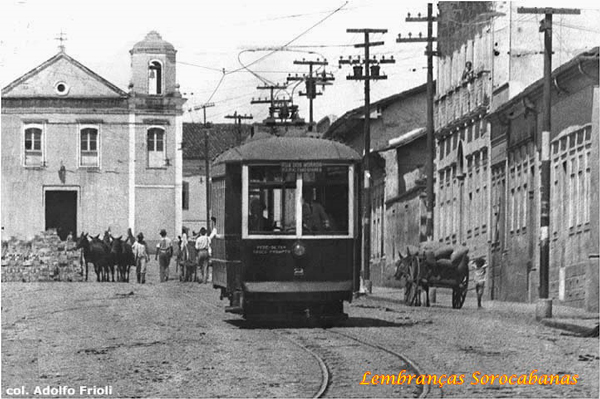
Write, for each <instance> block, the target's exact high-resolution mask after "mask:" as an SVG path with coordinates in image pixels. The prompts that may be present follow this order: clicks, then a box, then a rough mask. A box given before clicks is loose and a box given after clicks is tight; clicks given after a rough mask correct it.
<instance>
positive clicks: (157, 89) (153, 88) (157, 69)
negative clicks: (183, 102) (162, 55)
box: [148, 61, 163, 95]
mask: <svg viewBox="0 0 600 399" xmlns="http://www.w3.org/2000/svg"><path fill="white" fill-rule="evenodd" d="M162 75H163V74H162V64H161V63H160V62H159V61H151V62H150V65H149V66H148V94H150V95H161V94H162V78H163V76H162Z"/></svg>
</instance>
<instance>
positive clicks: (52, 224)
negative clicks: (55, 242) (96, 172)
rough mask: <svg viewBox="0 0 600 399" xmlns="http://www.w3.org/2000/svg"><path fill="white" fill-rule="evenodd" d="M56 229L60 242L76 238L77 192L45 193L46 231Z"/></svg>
mask: <svg viewBox="0 0 600 399" xmlns="http://www.w3.org/2000/svg"><path fill="white" fill-rule="evenodd" d="M48 229H56V232H57V234H58V236H59V237H60V239H61V240H63V241H64V240H65V239H66V238H67V236H68V235H69V233H71V236H72V237H77V191H46V230H48Z"/></svg>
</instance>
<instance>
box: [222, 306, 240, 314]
mask: <svg viewBox="0 0 600 399" xmlns="http://www.w3.org/2000/svg"><path fill="white" fill-rule="evenodd" d="M225 312H226V313H235V314H244V309H243V308H242V307H241V306H225Z"/></svg>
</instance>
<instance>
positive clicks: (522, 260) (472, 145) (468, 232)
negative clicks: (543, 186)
mask: <svg viewBox="0 0 600 399" xmlns="http://www.w3.org/2000/svg"><path fill="white" fill-rule="evenodd" d="M522 5H523V4H519V3H517V2H440V3H439V6H438V7H439V17H438V52H439V57H438V71H437V90H436V98H435V131H436V139H437V150H436V168H437V176H436V183H435V193H436V202H435V212H434V226H435V229H434V230H435V231H434V238H435V239H436V240H438V241H440V242H444V243H447V244H451V245H465V246H467V247H469V250H470V255H471V257H480V256H483V257H486V259H487V260H488V264H489V265H490V270H491V273H488V278H490V279H491V281H490V285H489V286H491V288H492V289H490V290H488V295H490V297H491V298H492V299H503V300H513V301H532V300H535V298H537V284H538V273H539V272H538V268H537V265H538V264H539V248H538V241H537V240H538V238H537V235H536V232H537V230H536V228H537V227H536V226H539V216H538V215H537V210H536V209H538V208H535V206H536V205H535V204H536V203H537V202H538V201H539V189H538V187H537V186H536V181H537V180H536V179H537V178H538V177H539V176H538V175H539V171H538V169H539V165H538V163H537V159H538V158H539V155H538V152H539V148H538V147H536V145H535V140H533V139H531V138H530V139H527V137H535V131H536V129H537V125H536V124H534V123H533V122H532V121H533V119H532V117H531V116H530V117H529V119H528V120H527V124H524V125H523V126H521V127H520V128H519V132H520V133H519V134H521V135H522V141H519V142H517V141H514V140H518V139H517V138H516V137H514V136H513V137H512V140H513V141H512V142H511V144H510V145H511V146H512V147H510V148H509V149H508V150H507V151H509V153H510V154H511V155H510V157H511V158H510V159H511V162H514V164H512V163H511V165H512V166H511V168H512V169H507V168H508V166H506V165H505V168H504V169H501V168H498V167H497V165H498V162H500V163H501V162H502V160H503V159H504V158H502V156H500V155H498V154H499V153H498V151H496V152H495V153H494V154H493V155H492V154H491V150H490V148H492V147H494V148H498V145H500V146H502V145H508V144H497V143H496V142H495V141H494V140H500V139H499V138H498V137H492V134H491V126H490V124H489V119H488V118H487V116H488V115H489V113H490V112H491V111H493V110H495V109H497V108H498V107H501V106H502V105H503V104H505V103H507V102H509V101H511V99H513V98H516V96H518V95H519V93H521V92H523V90H524V89H525V88H526V87H529V85H531V84H532V83H533V82H535V81H537V80H538V79H540V78H541V77H542V73H543V68H542V65H543V50H544V49H543V34H542V33H540V32H539V19H540V15H535V14H530V15H527V14H520V13H519V12H518V8H519V7H520V6H522ZM594 12H596V13H597V11H595V10H582V14H581V16H580V15H561V16H560V17H557V18H555V19H554V26H553V34H554V35H560V41H559V42H558V45H556V48H555V49H554V54H553V64H554V65H555V66H560V65H562V64H564V63H566V62H569V61H570V60H571V59H572V58H573V54H577V53H578V52H580V50H577V52H575V53H573V52H574V51H576V49H579V48H581V49H582V50H583V49H586V48H591V47H592V46H594V45H596V44H597V39H598V36H597V34H594V33H593V30H594V28H593V27H592V26H587V25H586V24H588V25H589V24H590V23H591V22H592V21H593V18H586V17H589V16H590V15H591V13H594ZM582 16H583V18H582ZM573 29H577V30H576V31H574V30H573ZM532 38H535V40H532ZM529 100H530V98H527V99H525V100H524V101H525V102H527V101H529ZM525 107H526V108H532V107H533V106H531V105H529V104H527V105H526V106H525ZM527 112H528V113H531V112H532V111H531V110H529V111H527ZM584 119H585V118H584ZM523 123H525V122H523ZM586 123H587V122H586ZM498 157H500V158H498ZM492 158H493V159H492ZM492 165H494V167H493V168H492ZM511 176H513V177H511ZM513 193H514V194H513ZM511 196H512V197H511ZM506 201H509V202H512V203H513V204H514V205H511V208H510V209H511V212H512V211H514V212H515V213H514V214H512V216H515V215H516V216H518V217H516V218H513V217H512V216H510V217H509V216H507V215H506V214H503V213H502V212H503V208H502V206H503V205H502V204H505V203H506ZM507 229H508V233H509V234H510V231H511V229H512V231H513V233H512V234H514V235H515V237H514V238H515V240H514V241H513V242H512V243H511V247H510V250H509V249H508V247H506V246H502V245H508V244H507V243H506V242H498V236H502V235H503V234H506V230H507ZM517 231H518V233H517ZM517 236H518V238H517ZM501 276H502V277H501ZM499 279H503V280H502V281H503V282H502V284H500V283H498V282H499V281H500V280H499ZM496 283H498V284H496Z"/></svg>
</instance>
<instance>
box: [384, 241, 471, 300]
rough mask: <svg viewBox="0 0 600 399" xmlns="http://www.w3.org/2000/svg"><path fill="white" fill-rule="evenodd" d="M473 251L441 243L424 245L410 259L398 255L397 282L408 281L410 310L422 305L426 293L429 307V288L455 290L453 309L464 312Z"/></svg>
mask: <svg viewBox="0 0 600 399" xmlns="http://www.w3.org/2000/svg"><path fill="white" fill-rule="evenodd" d="M468 253H469V250H468V248H466V247H462V246H458V247H451V246H447V245H443V244H440V243H422V244H421V247H420V248H419V250H418V251H413V253H411V251H410V249H409V248H406V256H403V255H402V253H400V252H398V256H399V260H398V261H397V262H396V272H395V275H394V276H395V278H396V279H397V280H400V279H402V278H404V279H405V280H406V283H405V288H404V300H405V302H406V304H407V305H409V306H420V305H421V295H420V294H421V292H425V294H426V301H425V306H430V303H429V287H430V286H432V287H443V288H451V289H452V307H453V308H456V309H460V308H461V307H462V305H463V303H464V299H465V295H466V292H467V286H468V280H469V269H468V262H469V256H468Z"/></svg>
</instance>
